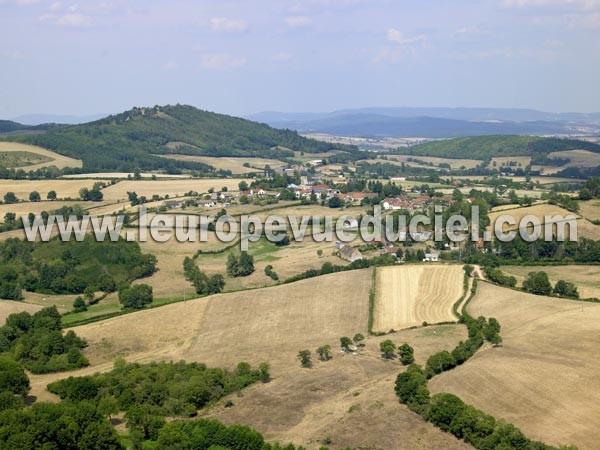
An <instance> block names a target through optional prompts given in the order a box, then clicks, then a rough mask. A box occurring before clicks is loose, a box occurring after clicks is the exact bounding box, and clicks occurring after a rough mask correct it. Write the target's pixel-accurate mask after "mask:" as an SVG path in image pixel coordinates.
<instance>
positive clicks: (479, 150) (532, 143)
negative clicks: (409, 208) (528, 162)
mask: <svg viewBox="0 0 600 450" xmlns="http://www.w3.org/2000/svg"><path fill="white" fill-rule="evenodd" d="M575 149H583V150H589V151H591V152H596V153H600V145H597V144H592V143H590V142H585V141H579V140H575V139H559V138H544V137H539V136H501V135H494V136H473V137H464V138H458V139H449V140H444V141H435V142H428V143H426V144H420V145H415V146H414V147H410V148H409V149H402V150H401V151H400V153H403V154H410V155H417V156H438V157H442V158H468V159H482V160H486V159H489V158H492V157H498V156H531V157H533V158H534V161H535V160H536V159H539V158H543V157H544V156H545V155H548V153H552V152H558V151H564V150H575Z"/></svg>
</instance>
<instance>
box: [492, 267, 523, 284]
mask: <svg viewBox="0 0 600 450" xmlns="http://www.w3.org/2000/svg"><path fill="white" fill-rule="evenodd" d="M485 276H486V277H487V278H488V279H489V280H490V281H492V282H493V283H496V284H499V285H500V286H506V287H515V286H516V285H517V279H516V278H515V277H513V276H508V275H505V274H504V273H503V272H502V271H501V270H500V269H494V268H492V267H486V268H485Z"/></svg>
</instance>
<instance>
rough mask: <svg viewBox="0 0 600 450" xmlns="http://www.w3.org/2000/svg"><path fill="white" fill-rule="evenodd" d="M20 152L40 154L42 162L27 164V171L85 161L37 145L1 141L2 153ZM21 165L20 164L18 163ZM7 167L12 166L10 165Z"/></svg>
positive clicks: (78, 163) (78, 164)
mask: <svg viewBox="0 0 600 450" xmlns="http://www.w3.org/2000/svg"><path fill="white" fill-rule="evenodd" d="M9 152H19V153H21V154H33V156H34V157H35V156H38V157H39V160H40V162H37V161H33V160H32V162H35V164H27V166H26V167H25V168H26V169H27V171H29V170H37V169H41V168H43V167H50V166H56V167H57V168H59V169H64V168H65V167H82V165H83V163H82V161H81V160H79V159H74V158H69V157H68V156H63V155H59V154H58V153H55V152H53V151H50V150H47V149H45V148H42V147H37V146H35V145H28V144H19V143H16V142H0V153H9ZM17 166H20V165H17ZM7 167H12V166H10V165H8V166H7Z"/></svg>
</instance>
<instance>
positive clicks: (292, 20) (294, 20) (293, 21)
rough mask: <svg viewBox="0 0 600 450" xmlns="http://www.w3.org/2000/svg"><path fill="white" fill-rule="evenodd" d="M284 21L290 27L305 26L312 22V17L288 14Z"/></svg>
mask: <svg viewBox="0 0 600 450" xmlns="http://www.w3.org/2000/svg"><path fill="white" fill-rule="evenodd" d="M285 23H286V24H287V25H288V27H292V28H299V27H307V26H308V25H310V24H311V23H312V19H311V18H310V17H308V16H288V17H286V18H285Z"/></svg>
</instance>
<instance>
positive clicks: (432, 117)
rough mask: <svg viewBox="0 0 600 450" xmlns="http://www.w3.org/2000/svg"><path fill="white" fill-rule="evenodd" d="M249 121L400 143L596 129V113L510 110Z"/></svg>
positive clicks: (359, 112)
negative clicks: (392, 139)
mask: <svg viewBox="0 0 600 450" xmlns="http://www.w3.org/2000/svg"><path fill="white" fill-rule="evenodd" d="M248 118H249V119H251V120H257V121H260V122H265V123H267V124H269V125H271V126H272V127H275V128H289V129H293V130H297V131H299V132H301V133H326V134H333V135H337V136H349V137H398V138H405V137H427V138H454V137H464V136H480V135H485V134H505V135H508V134H520V135H527V134H533V135H553V134H572V133H581V132H582V131H586V132H590V133H593V132H594V131H597V130H598V127H599V125H600V114H599V113H591V114H577V113H548V112H544V111H536V110H530V109H511V108H410V107H400V108H393V107H389V108H378V107H371V108H359V109H343V110H338V111H333V112H329V113H282V112H276V111H267V112H262V113H257V114H253V115H250V116H248Z"/></svg>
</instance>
